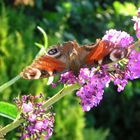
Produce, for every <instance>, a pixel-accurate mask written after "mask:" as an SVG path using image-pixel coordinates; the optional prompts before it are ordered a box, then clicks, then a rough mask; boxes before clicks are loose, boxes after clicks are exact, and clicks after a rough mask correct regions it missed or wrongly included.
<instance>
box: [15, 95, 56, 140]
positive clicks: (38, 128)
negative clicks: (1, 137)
mask: <svg viewBox="0 0 140 140" xmlns="http://www.w3.org/2000/svg"><path fill="white" fill-rule="evenodd" d="M37 98H41V99H43V95H42V94H40V96H31V95H28V96H23V97H22V101H20V100H19V99H16V103H17V107H18V108H19V109H21V111H22V114H21V117H23V119H25V122H24V124H23V125H22V129H23V134H22V137H21V139H26V138H29V139H30V138H34V139H36V140H39V139H42V138H44V139H45V140H47V139H49V138H50V136H51V135H52V132H53V124H54V114H52V113H48V108H47V109H43V108H42V105H43V101H42V102H35V99H37ZM25 101H26V103H25ZM46 111H47V112H46Z"/></svg>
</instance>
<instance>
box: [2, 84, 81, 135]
mask: <svg viewBox="0 0 140 140" xmlns="http://www.w3.org/2000/svg"><path fill="white" fill-rule="evenodd" d="M79 87H80V85H79V84H78V83H76V84H73V85H67V86H65V87H64V88H63V89H62V90H60V91H59V92H58V93H57V94H55V95H54V96H53V97H51V98H50V99H49V100H47V101H46V102H45V103H44V104H43V106H42V108H48V107H50V106H51V105H53V104H54V103H55V102H57V101H58V100H60V99H61V98H62V97H64V96H65V95H67V94H68V93H71V92H73V91H75V90H77V89H79ZM24 121H25V120H24V119H21V118H19V119H16V120H15V121H14V122H12V123H10V124H8V125H7V126H5V127H3V128H2V129H1V130H0V134H2V135H6V133H8V132H10V131H11V130H13V129H15V128H17V127H18V126H20V124H21V123H23V122H24Z"/></svg>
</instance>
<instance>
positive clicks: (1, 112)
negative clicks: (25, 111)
mask: <svg viewBox="0 0 140 140" xmlns="http://www.w3.org/2000/svg"><path fill="white" fill-rule="evenodd" d="M17 113H18V112H17V107H16V106H15V105H13V104H10V103H7V102H3V101H1V102H0V116H3V117H6V118H9V119H11V120H14V119H15V118H16V116H17Z"/></svg>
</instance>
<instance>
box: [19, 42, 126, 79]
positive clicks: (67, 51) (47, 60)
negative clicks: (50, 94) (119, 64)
mask: <svg viewBox="0 0 140 140" xmlns="http://www.w3.org/2000/svg"><path fill="white" fill-rule="evenodd" d="M127 53H128V50H127V49H126V48H122V47H121V46H119V45H116V44H114V43H112V42H110V41H107V40H100V39H97V40H96V43H92V44H88V45H81V46H80V45H79V44H78V43H77V42H76V41H68V42H65V43H63V44H57V45H54V46H52V47H51V48H50V49H49V50H48V51H47V52H45V53H44V54H43V55H42V56H39V57H38V58H36V59H35V60H34V61H33V63H32V64H31V65H30V66H27V67H26V68H25V69H24V70H23V72H21V74H20V75H21V77H22V78H24V79H27V80H30V79H39V78H45V77H49V76H53V75H56V74H59V73H63V72H66V71H69V70H71V71H73V73H74V74H75V75H77V74H78V72H79V70H80V68H83V67H89V68H90V67H93V66H94V67H95V66H98V65H102V64H107V63H109V62H113V61H117V60H119V59H121V58H124V57H125V56H126V55H127Z"/></svg>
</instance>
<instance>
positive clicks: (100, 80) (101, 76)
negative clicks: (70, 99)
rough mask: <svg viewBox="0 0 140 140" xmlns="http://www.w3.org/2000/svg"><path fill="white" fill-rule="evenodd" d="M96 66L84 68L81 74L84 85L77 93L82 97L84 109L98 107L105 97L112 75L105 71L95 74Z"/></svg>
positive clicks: (80, 78) (81, 82)
mask: <svg viewBox="0 0 140 140" xmlns="http://www.w3.org/2000/svg"><path fill="white" fill-rule="evenodd" d="M94 70H95V68H93V69H92V70H89V69H87V68H82V69H81V70H80V74H79V77H78V78H79V79H78V80H79V83H80V84H81V85H82V87H81V88H80V89H79V90H78V91H77V93H76V95H77V96H79V97H80V99H81V105H82V107H83V110H84V111H89V110H90V109H91V108H92V107H96V106H97V105H98V104H99V103H100V101H101V100H102V98H103V93H104V90H103V89H104V88H105V87H106V85H108V84H109V82H110V77H109V76H108V75H106V74H105V73H96V74H94Z"/></svg>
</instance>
